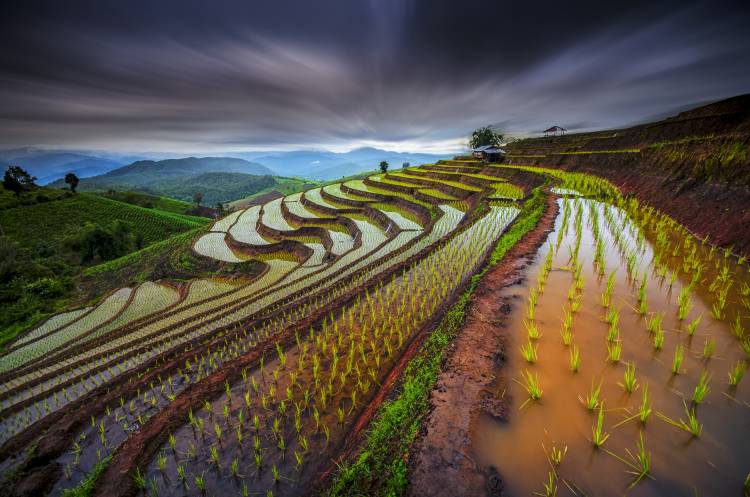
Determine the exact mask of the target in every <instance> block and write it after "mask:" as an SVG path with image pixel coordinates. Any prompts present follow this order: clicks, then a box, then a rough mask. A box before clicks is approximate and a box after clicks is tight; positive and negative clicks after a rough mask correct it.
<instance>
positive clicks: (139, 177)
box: [51, 157, 273, 190]
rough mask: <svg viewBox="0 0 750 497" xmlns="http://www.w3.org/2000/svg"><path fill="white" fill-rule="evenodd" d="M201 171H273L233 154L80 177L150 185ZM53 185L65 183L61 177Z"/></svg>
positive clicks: (98, 184) (107, 184)
mask: <svg viewBox="0 0 750 497" xmlns="http://www.w3.org/2000/svg"><path fill="white" fill-rule="evenodd" d="M202 173H244V174H253V175H261V176H263V175H272V174H273V171H271V170H270V169H268V168H267V167H265V166H262V165H260V164H255V163H253V162H248V161H246V160H244V159H237V158H233V157H186V158H183V159H166V160H160V161H153V160H143V161H137V162H134V163H132V164H130V165H127V166H123V167H119V168H117V169H113V170H112V171H109V172H108V173H106V174H101V175H98V176H94V177H91V178H85V179H83V180H81V183H80V185H79V188H80V189H82V190H106V189H109V188H113V189H123V188H130V189H137V188H149V187H153V186H154V185H156V184H159V183H163V182H165V181H169V180H179V179H182V178H186V177H190V176H197V175H199V174H202ZM51 186H59V187H64V186H65V183H64V182H63V181H61V180H59V181H56V182H54V183H52V184H51Z"/></svg>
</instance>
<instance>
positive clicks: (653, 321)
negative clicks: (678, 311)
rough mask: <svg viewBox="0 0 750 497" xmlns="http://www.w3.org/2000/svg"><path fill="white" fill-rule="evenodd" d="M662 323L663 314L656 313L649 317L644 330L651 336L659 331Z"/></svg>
mask: <svg viewBox="0 0 750 497" xmlns="http://www.w3.org/2000/svg"><path fill="white" fill-rule="evenodd" d="M663 321H664V314H663V313H657V314H654V315H653V316H651V317H650V318H649V319H648V321H647V324H646V328H647V329H648V332H649V333H651V334H656V333H657V332H658V331H659V330H661V325H662V322H663Z"/></svg>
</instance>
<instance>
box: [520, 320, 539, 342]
mask: <svg viewBox="0 0 750 497" xmlns="http://www.w3.org/2000/svg"><path fill="white" fill-rule="evenodd" d="M523 325H524V326H525V327H526V333H527V334H528V336H529V340H539V338H541V336H542V334H541V333H540V332H539V328H537V326H536V323H534V322H533V321H526V320H525V319H524V320H523Z"/></svg>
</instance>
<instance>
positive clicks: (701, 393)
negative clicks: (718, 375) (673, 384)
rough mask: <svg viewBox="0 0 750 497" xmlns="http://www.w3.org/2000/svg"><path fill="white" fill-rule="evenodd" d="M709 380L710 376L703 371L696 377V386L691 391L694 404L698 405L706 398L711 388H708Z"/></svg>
mask: <svg viewBox="0 0 750 497" xmlns="http://www.w3.org/2000/svg"><path fill="white" fill-rule="evenodd" d="M710 380H711V376H710V375H709V374H708V372H707V371H705V370H703V371H701V374H700V376H699V377H698V384H697V385H696V386H695V389H694V390H693V402H694V403H696V404H700V403H701V402H703V400H705V398H706V396H707V395H708V393H709V392H710V391H711V387H710V386H709V382H710Z"/></svg>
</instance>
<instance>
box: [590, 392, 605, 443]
mask: <svg viewBox="0 0 750 497" xmlns="http://www.w3.org/2000/svg"><path fill="white" fill-rule="evenodd" d="M608 438H609V433H607V432H605V431H604V402H602V403H601V404H599V414H598V415H597V417H596V423H595V424H594V426H592V427H591V442H592V443H593V444H594V447H595V448H597V449H598V448H599V447H601V446H602V445H604V442H606V441H607V439H608Z"/></svg>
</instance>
